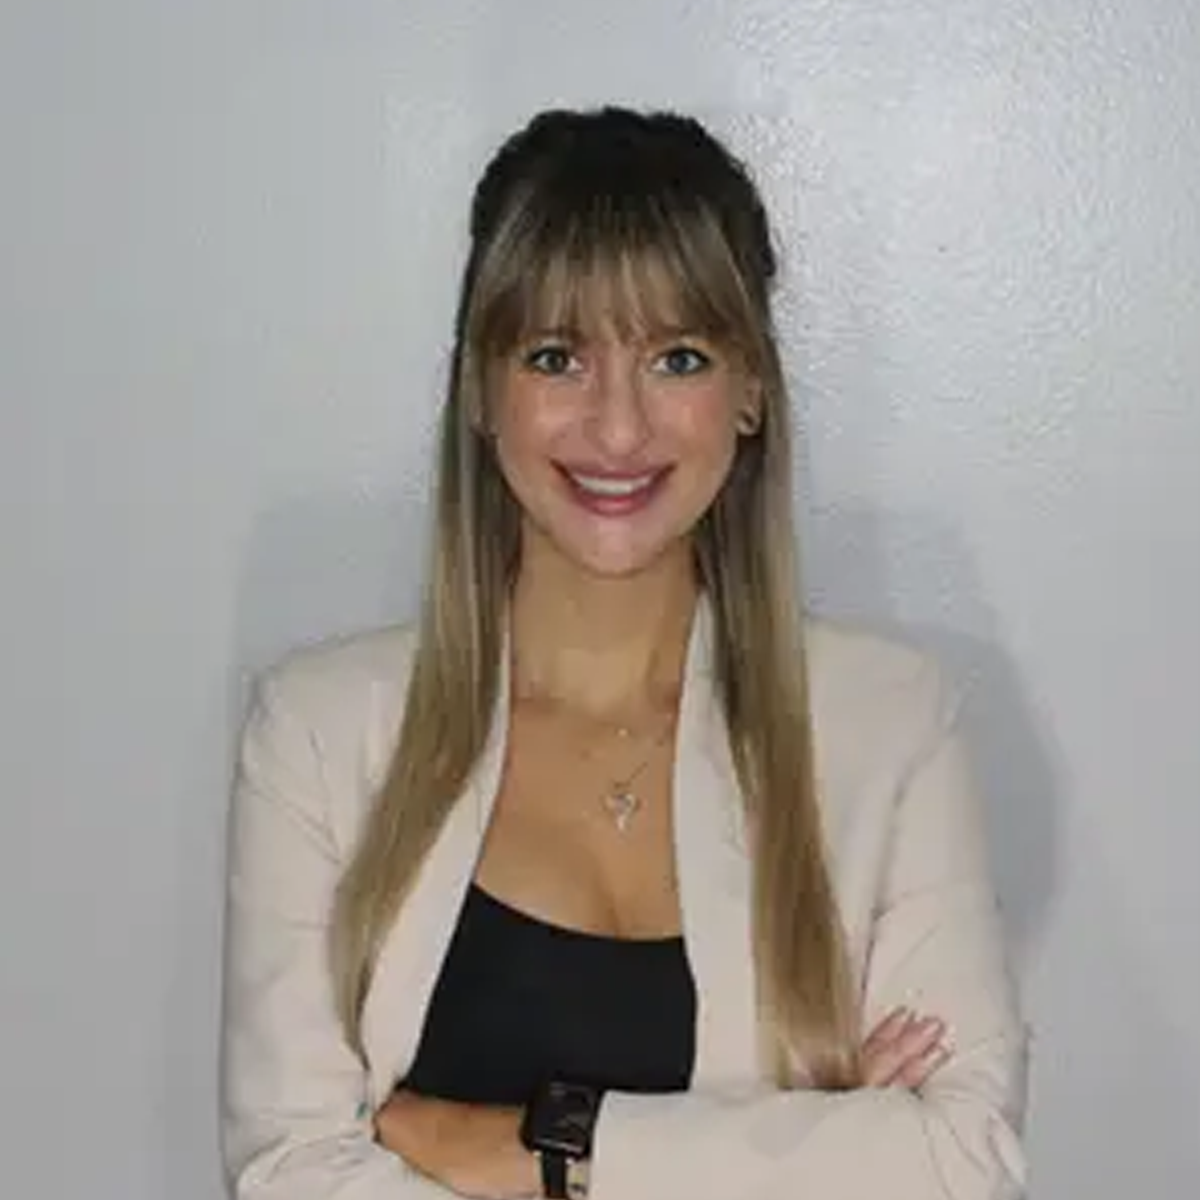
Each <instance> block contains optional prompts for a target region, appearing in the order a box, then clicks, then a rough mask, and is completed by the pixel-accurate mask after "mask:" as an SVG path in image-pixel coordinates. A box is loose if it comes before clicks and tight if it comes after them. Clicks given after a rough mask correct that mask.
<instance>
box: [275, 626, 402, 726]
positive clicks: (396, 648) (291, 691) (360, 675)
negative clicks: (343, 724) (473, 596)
mask: <svg viewBox="0 0 1200 1200" xmlns="http://www.w3.org/2000/svg"><path fill="white" fill-rule="evenodd" d="M415 650H416V629H415V627H414V626H412V625H391V626H387V627H384V628H382V629H371V630H366V631H363V632H359V633H353V634H347V635H343V636H340V637H335V638H329V639H327V640H324V641H321V642H316V643H313V644H310V645H305V646H300V647H298V648H296V649H294V650H292V651H290V652H289V653H287V654H286V655H284V656H283V657H282V658H280V659H279V660H278V661H276V662H275V663H272V664H271V665H270V666H269V667H267V668H266V670H264V671H263V672H261V674H260V675H259V676H258V679H257V685H258V687H259V689H260V691H263V692H266V693H267V694H269V695H270V696H271V697H272V698H274V699H276V700H278V701H280V702H284V703H287V704H289V705H297V706H300V707H302V708H304V709H306V710H310V711H311V710H314V709H315V710H316V711H320V710H322V709H327V708H330V707H335V706H340V705H343V704H345V703H346V702H347V701H350V702H353V701H354V699H355V698H356V697H359V696H362V695H364V694H366V693H369V692H373V691H377V690H379V689H380V688H383V689H388V688H400V689H402V688H403V686H404V685H405V684H406V682H407V676H408V672H409V670H410V668H411V665H412V659H413V655H414V652H415Z"/></svg>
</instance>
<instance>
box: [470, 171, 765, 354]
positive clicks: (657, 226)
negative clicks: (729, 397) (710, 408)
mask: <svg viewBox="0 0 1200 1200" xmlns="http://www.w3.org/2000/svg"><path fill="white" fill-rule="evenodd" d="M588 199H589V201H590V203H588V204H586V205H580V204H579V201H578V198H577V197H562V196H559V195H555V194H554V192H553V191H551V190H550V189H543V190H542V192H541V194H538V193H537V192H534V193H533V194H531V195H529V196H528V197H526V198H525V201H524V203H523V204H522V206H521V210H520V211H519V212H518V213H517V214H515V215H516V218H517V219H515V220H513V221H512V222H511V223H510V226H509V231H510V236H509V237H507V238H505V239H502V242H501V244H500V245H498V246H497V247H496V249H497V250H498V251H499V253H497V254H496V255H495V257H494V259H493V261H492V262H490V263H485V264H483V269H482V270H481V273H480V277H479V280H478V290H477V300H478V306H477V309H476V313H475V321H474V322H473V325H474V329H473V334H474V336H473V337H472V341H473V342H474V343H475V345H476V347H477V348H478V349H479V350H480V351H481V352H482V354H483V356H484V357H485V358H492V357H497V356H501V355H504V354H507V353H509V352H511V350H512V349H513V348H514V347H515V346H517V345H520V344H522V343H524V342H526V341H528V340H529V339H531V338H533V337H535V336H537V335H538V334H541V333H545V332H547V331H555V332H559V333H565V332H572V333H579V334H587V333H592V332H594V331H596V330H599V329H604V330H609V331H612V332H613V333H615V334H616V336H618V337H620V338H622V339H631V340H632V339H638V338H654V337H657V336H660V335H664V334H667V333H679V332H687V333H691V334H694V335H697V336H703V337H706V338H710V339H712V340H714V341H717V342H720V343H723V344H726V345H729V346H730V347H731V348H733V349H735V350H737V351H738V352H739V353H741V354H742V355H744V356H745V357H747V358H749V359H750V360H752V361H756V360H758V358H759V349H760V348H759V346H758V342H759V340H760V337H759V334H758V330H759V327H760V322H761V317H760V316H759V314H757V313H756V312H755V311H754V306H753V304H752V302H751V300H750V292H749V290H748V288H747V287H746V285H745V281H744V280H743V279H742V278H741V274H740V272H739V270H738V265H737V261H736V259H735V257H734V254H733V252H732V250H731V248H730V246H729V244H728V242H727V239H726V237H725V233H724V231H723V229H722V227H721V224H720V222H719V221H718V219H717V218H716V216H715V215H714V214H713V213H712V212H711V211H710V210H709V209H708V208H707V207H706V206H705V205H704V204H703V203H702V202H700V201H698V200H696V199H695V198H690V197H684V196H683V195H682V194H681V193H679V192H678V191H676V190H673V189H667V190H659V191H656V192H655V191H650V192H646V191H643V192H640V193H632V194H631V193H629V192H627V193H625V194H623V195H613V194H612V193H611V192H610V193H605V192H600V193H599V194H595V195H593V196H590V197H589V198H588Z"/></svg>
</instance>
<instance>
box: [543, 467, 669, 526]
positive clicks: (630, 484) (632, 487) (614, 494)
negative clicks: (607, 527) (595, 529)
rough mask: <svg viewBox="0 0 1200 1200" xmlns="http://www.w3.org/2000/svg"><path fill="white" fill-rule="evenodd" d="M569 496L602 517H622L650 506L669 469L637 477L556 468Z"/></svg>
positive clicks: (648, 472)
mask: <svg viewBox="0 0 1200 1200" xmlns="http://www.w3.org/2000/svg"><path fill="white" fill-rule="evenodd" d="M559 470H560V471H561V473H562V476H563V478H564V479H565V480H566V481H567V485H568V487H569V488H570V491H571V496H572V498H573V499H574V501H575V503H576V504H578V505H580V506H581V507H582V508H584V509H586V510H588V511H589V512H591V513H593V514H595V515H596V516H602V517H625V516H631V515H632V514H634V513H636V512H639V511H640V510H641V509H642V508H644V507H646V506H647V505H649V504H651V503H652V502H653V500H654V498H655V497H656V496H657V495H658V493H659V491H660V490H661V488H662V485H663V482H664V481H665V480H666V478H667V476H668V475H670V473H671V469H670V468H669V467H660V468H658V469H657V470H654V471H646V472H643V473H642V474H641V475H591V474H588V473H587V472H584V471H572V470H570V469H569V468H567V467H562V466H560V467H559Z"/></svg>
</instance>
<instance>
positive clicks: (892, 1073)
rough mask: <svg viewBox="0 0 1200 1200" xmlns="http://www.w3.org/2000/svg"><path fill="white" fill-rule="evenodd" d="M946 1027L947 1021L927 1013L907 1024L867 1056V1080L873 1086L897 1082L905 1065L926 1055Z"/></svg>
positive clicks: (865, 1074) (865, 1063) (865, 1064)
mask: <svg viewBox="0 0 1200 1200" xmlns="http://www.w3.org/2000/svg"><path fill="white" fill-rule="evenodd" d="M944 1031H945V1025H944V1024H943V1022H942V1021H940V1020H938V1018H936V1017H927V1018H926V1019H925V1020H923V1021H916V1022H914V1023H912V1024H910V1025H908V1026H906V1027H905V1029H904V1030H903V1031H902V1032H901V1033H899V1034H898V1035H896V1036H895V1037H893V1038H892V1039H891V1040H890V1041H888V1042H886V1043H884V1044H882V1045H881V1046H880V1047H879V1048H878V1049H877V1050H876V1051H874V1052H873V1053H872V1054H870V1055H868V1056H866V1057H865V1061H864V1076H865V1079H866V1082H867V1083H868V1084H869V1085H871V1086H874V1087H887V1086H889V1085H890V1084H892V1083H894V1082H895V1081H896V1080H897V1079H898V1078H899V1076H900V1073H901V1072H902V1071H903V1069H904V1067H905V1066H906V1065H907V1064H908V1063H910V1062H912V1061H913V1060H916V1059H919V1058H920V1057H921V1056H922V1055H924V1054H925V1053H926V1052H927V1051H928V1050H929V1049H930V1047H932V1046H934V1045H935V1044H936V1043H937V1041H938V1039H939V1038H940V1037H941V1035H942V1033H943V1032H944Z"/></svg>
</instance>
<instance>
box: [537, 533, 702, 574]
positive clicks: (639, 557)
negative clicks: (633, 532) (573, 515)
mask: <svg viewBox="0 0 1200 1200" xmlns="http://www.w3.org/2000/svg"><path fill="white" fill-rule="evenodd" d="M556 548H557V550H558V552H559V554H561V555H562V556H563V558H565V559H566V560H567V561H568V562H570V563H571V564H572V565H573V566H574V567H576V568H577V569H578V570H579V571H580V573H581V574H584V575H589V576H591V577H592V578H594V579H598V580H620V579H635V578H637V577H638V576H640V575H645V574H647V573H649V572H651V571H653V570H656V569H658V568H660V567H662V566H663V565H664V563H666V562H667V561H669V560H671V559H673V558H675V557H690V554H689V551H688V542H687V539H686V538H664V539H661V540H655V541H654V542H653V543H642V544H640V545H626V546H598V545H596V544H595V543H594V542H592V543H591V544H589V545H582V544H580V543H579V542H578V541H576V540H569V539H565V538H564V539H563V540H561V541H558V542H557V543H556Z"/></svg>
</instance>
